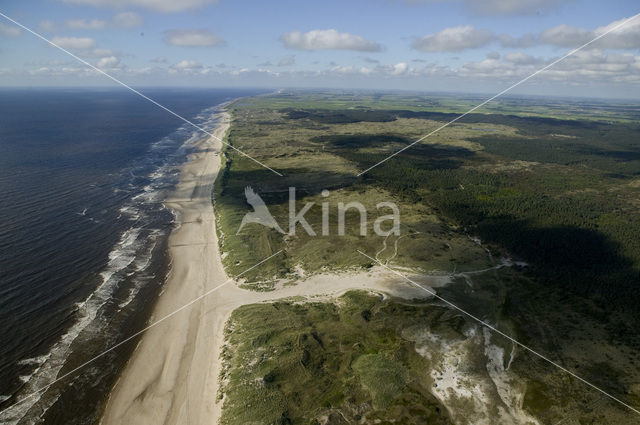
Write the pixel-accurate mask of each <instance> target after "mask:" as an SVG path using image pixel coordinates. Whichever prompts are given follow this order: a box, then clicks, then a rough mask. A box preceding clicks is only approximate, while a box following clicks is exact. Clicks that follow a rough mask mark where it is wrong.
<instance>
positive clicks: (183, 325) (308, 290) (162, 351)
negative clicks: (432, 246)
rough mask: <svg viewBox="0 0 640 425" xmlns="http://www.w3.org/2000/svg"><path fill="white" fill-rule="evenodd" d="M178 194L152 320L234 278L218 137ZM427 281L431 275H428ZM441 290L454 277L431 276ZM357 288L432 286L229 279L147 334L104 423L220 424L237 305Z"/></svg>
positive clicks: (380, 271) (203, 143) (366, 277)
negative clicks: (228, 268) (215, 202)
mask: <svg viewBox="0 0 640 425" xmlns="http://www.w3.org/2000/svg"><path fill="white" fill-rule="evenodd" d="M229 126H230V115H229V113H227V112H222V113H221V114H220V121H219V123H218V126H217V127H216V128H215V130H214V134H215V135H216V136H217V137H219V138H220V139H222V138H223V137H224V135H225V133H226V132H227V130H228V128H229ZM194 147H195V148H196V152H195V153H193V154H192V155H190V157H189V158H188V160H187V162H186V163H185V165H184V167H183V169H182V172H181V177H180V182H179V183H178V185H177V186H176V189H175V191H174V193H173V194H172V195H171V196H170V197H169V199H168V200H167V201H166V204H167V205H169V206H170V207H171V208H172V209H173V210H174V211H175V212H176V216H177V219H176V221H177V222H178V223H180V224H179V226H178V227H177V228H176V229H174V230H173V231H172V232H171V235H170V236H169V257H170V259H171V265H170V271H169V275H168V279H167V283H166V285H165V289H164V291H163V293H162V294H161V295H160V297H159V299H158V301H157V304H156V306H155V308H154V310H153V314H152V316H151V318H150V319H149V322H153V321H154V320H157V319H158V318H161V317H164V316H166V315H168V314H171V313H173V312H174V311H176V310H177V309H179V308H180V307H182V306H184V305H185V304H187V303H189V302H190V301H192V300H194V299H196V298H198V297H199V296H200V295H201V294H203V293H204V292H206V291H208V290H211V289H212V288H215V287H216V286H219V285H221V284H223V283H224V282H225V281H227V280H228V277H227V275H226V273H225V270H224V268H223V265H222V258H221V255H220V251H219V246H218V236H217V233H216V220H215V218H216V217H215V212H214V208H213V206H212V204H211V190H212V188H213V184H214V182H215V179H216V177H217V175H218V173H219V171H220V169H221V165H222V164H221V157H220V153H221V147H222V144H221V143H220V142H219V141H217V140H215V139H213V138H202V139H199V140H198V141H197V142H195V144H194ZM421 280H423V281H424V280H425V278H424V277H422V279H421ZM426 280H427V281H426V282H424V283H427V284H428V285H430V286H432V287H437V286H441V285H443V284H446V283H447V281H448V279H447V278H443V277H442V276H433V277H429V278H427V279H426ZM351 289H362V290H369V291H374V292H378V293H383V294H388V295H391V296H395V297H398V298H404V299H412V298H426V297H428V296H429V295H428V294H427V293H425V292H424V291H422V290H420V289H418V288H416V287H414V286H413V285H411V284H409V283H407V282H406V281H405V280H404V279H402V278H399V277H398V276H396V275H394V274H393V273H391V272H389V271H388V270H385V269H384V268H382V267H373V268H372V269H370V270H369V271H363V272H351V273H323V274H317V275H312V276H310V277H308V278H306V279H303V280H299V281H298V282H297V284H296V285H293V286H284V287H280V288H278V289H276V290H274V291H271V292H255V291H250V290H247V289H242V288H240V287H238V286H237V285H236V283H235V282H229V283H228V284H227V285H225V286H223V287H221V288H220V289H219V290H217V291H215V293H212V294H211V295H210V296H207V297H205V298H203V299H201V300H200V301H198V302H196V303H194V304H193V305H191V306H190V307H189V308H186V309H184V310H182V311H180V312H178V313H177V314H176V315H175V316H172V317H171V318H170V319H168V320H166V321H164V322H162V323H160V324H158V325H157V326H154V327H153V328H151V329H149V330H148V331H147V332H145V334H144V335H143V336H142V338H141V340H140V342H139V343H138V346H137V347H136V349H135V350H134V352H133V353H132V355H131V357H130V359H129V360H128V362H127V364H126V366H125V367H124V369H123V371H122V372H121V374H120V377H119V379H118V380H117V382H116V384H115V385H114V387H113V389H112V391H111V393H110V394H109V397H108V400H107V402H106V406H105V409H104V412H103V415H102V419H101V421H100V423H101V424H103V425H110V424H136V425H147V424H148V425H156V424H183V423H214V424H215V423H218V421H219V419H220V416H221V411H222V405H223V402H224V399H222V400H219V399H218V393H219V385H220V381H219V377H220V372H221V370H222V361H221V359H220V353H221V351H222V347H223V346H224V343H225V337H224V327H225V324H226V322H227V321H228V319H229V317H230V315H231V313H232V312H233V310H235V309H236V308H238V307H240V306H242V305H246V304H252V303H258V302H268V301H274V300H277V299H282V298H288V297H306V298H307V299H308V300H310V301H313V300H316V301H320V300H326V299H329V298H333V297H336V296H339V295H341V294H343V293H344V292H346V291H348V290H351Z"/></svg>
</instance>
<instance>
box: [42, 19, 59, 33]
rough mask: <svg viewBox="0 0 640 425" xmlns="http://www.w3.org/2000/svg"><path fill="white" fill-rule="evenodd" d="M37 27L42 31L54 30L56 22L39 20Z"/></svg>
mask: <svg viewBox="0 0 640 425" xmlns="http://www.w3.org/2000/svg"><path fill="white" fill-rule="evenodd" d="M38 29H39V30H40V31H42V32H54V31H55V30H56V24H54V23H53V22H52V21H48V20H44V21H40V23H39V24H38Z"/></svg>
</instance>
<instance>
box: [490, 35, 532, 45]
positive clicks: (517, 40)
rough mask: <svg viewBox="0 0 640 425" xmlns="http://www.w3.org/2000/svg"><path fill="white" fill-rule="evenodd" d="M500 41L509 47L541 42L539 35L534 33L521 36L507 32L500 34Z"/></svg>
mask: <svg viewBox="0 0 640 425" xmlns="http://www.w3.org/2000/svg"><path fill="white" fill-rule="evenodd" d="M498 41H499V42H500V44H501V45H502V47H507V48H525V47H531V46H535V45H536V44H538V43H539V37H538V36H537V35H534V34H525V35H522V36H520V37H512V36H510V35H507V34H503V35H500V36H498Z"/></svg>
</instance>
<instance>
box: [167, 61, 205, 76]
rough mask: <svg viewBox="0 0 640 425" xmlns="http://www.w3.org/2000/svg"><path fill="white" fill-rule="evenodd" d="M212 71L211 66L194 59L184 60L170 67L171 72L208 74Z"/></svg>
mask: <svg viewBox="0 0 640 425" xmlns="http://www.w3.org/2000/svg"><path fill="white" fill-rule="evenodd" d="M211 71H212V68H211V67H210V66H204V65H203V64H201V63H200V62H196V61H193V60H186V59H185V60H182V61H180V62H178V63H175V64H173V65H171V66H170V67H169V74H188V75H206V74H209V73H210V72H211Z"/></svg>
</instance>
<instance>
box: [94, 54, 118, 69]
mask: <svg viewBox="0 0 640 425" xmlns="http://www.w3.org/2000/svg"><path fill="white" fill-rule="evenodd" d="M96 66H97V67H98V68H100V69H114V68H119V67H120V59H118V58H117V57H115V56H106V57H104V58H101V59H100V60H99V61H98V63H97V64H96Z"/></svg>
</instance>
